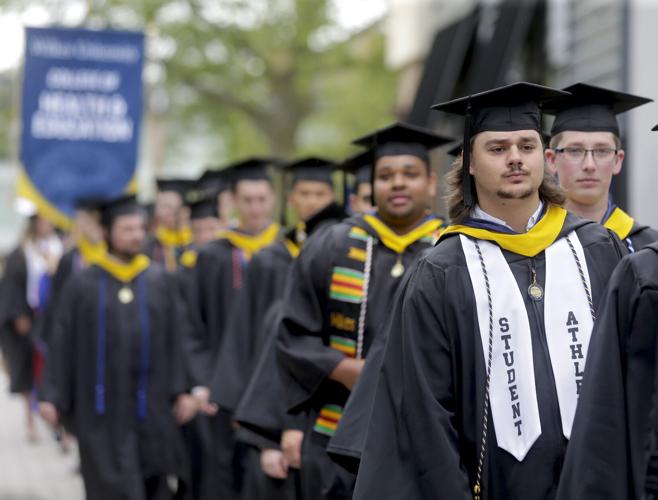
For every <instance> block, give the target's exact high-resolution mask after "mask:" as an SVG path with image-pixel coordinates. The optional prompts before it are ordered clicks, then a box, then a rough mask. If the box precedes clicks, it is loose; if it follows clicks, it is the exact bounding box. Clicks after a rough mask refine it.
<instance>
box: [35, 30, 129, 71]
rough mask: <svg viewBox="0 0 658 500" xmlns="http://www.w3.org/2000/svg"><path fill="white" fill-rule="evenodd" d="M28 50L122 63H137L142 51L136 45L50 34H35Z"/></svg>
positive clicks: (58, 56) (56, 56)
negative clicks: (60, 37)
mask: <svg viewBox="0 0 658 500" xmlns="http://www.w3.org/2000/svg"><path fill="white" fill-rule="evenodd" d="M28 50H29V52H30V55H32V56H35V57H47V58H50V59H77V60H79V61H96V62H105V63H120V64H135V63H137V62H138V61H139V57H140V51H139V49H138V48H137V47H135V46H134V45H129V44H107V43H102V42H99V41H97V40H90V39H87V40H85V39H78V40H75V41H68V40H61V39H59V38H57V37H54V36H49V35H34V36H33V38H32V39H31V40H30V44H29V46H28Z"/></svg>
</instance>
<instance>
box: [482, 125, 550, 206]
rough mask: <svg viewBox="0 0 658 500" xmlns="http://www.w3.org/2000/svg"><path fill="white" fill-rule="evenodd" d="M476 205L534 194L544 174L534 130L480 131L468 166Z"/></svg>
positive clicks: (540, 150) (524, 197)
mask: <svg viewBox="0 0 658 500" xmlns="http://www.w3.org/2000/svg"><path fill="white" fill-rule="evenodd" d="M469 171H470V173H471V175H473V177H474V178H475V187H476V191H477V196H478V200H479V201H480V205H483V204H487V202H489V203H495V204H500V203H501V202H505V201H506V200H524V199H528V198H531V197H536V196H537V194H538V192H539V186H540V185H541V183H542V181H543V178H544V155H543V151H542V145H541V139H540V137H539V133H538V132H536V131H534V130H518V131H512V132H481V133H479V134H478V135H476V136H475V138H474V140H473V144H472V147H471V161H470V166H469Z"/></svg>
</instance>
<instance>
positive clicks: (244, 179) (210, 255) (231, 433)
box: [190, 158, 281, 500]
mask: <svg viewBox="0 0 658 500" xmlns="http://www.w3.org/2000/svg"><path fill="white" fill-rule="evenodd" d="M272 166H273V161H272V160H271V159H266V158H250V159H247V160H244V161H241V162H239V163H236V164H234V165H232V166H230V167H228V168H229V174H230V178H231V186H232V191H233V200H234V203H235V207H236V209H237V212H238V219H239V220H238V224H237V227H235V228H233V229H230V230H227V231H224V232H223V233H221V235H219V236H221V237H219V238H217V239H216V240H214V241H212V242H210V243H208V244H207V245H205V246H204V247H203V248H201V249H200V250H199V251H198V258H197V260H196V265H195V268H194V269H195V270H194V286H195V292H194V296H195V297H197V299H196V302H197V304H196V308H195V310H194V311H192V314H194V315H196V318H197V320H198V321H199V322H200V324H201V325H202V328H201V329H199V330H197V329H195V330H194V333H195V335H196V338H195V339H192V341H191V343H190V345H193V347H192V348H193V349H194V351H195V352H197V353H198V355H197V357H196V362H197V364H198V365H197V371H198V372H199V378H200V379H201V381H202V383H201V385H199V386H197V387H196V388H195V394H196V396H197V398H199V400H200V403H201V407H202V409H203V410H204V411H205V412H206V413H208V414H209V415H210V416H211V417H212V418H211V419H210V420H209V423H210V431H211V432H210V433H211V456H210V460H209V467H210V472H211V474H209V476H208V477H209V480H210V482H209V484H208V491H207V495H208V498H223V499H226V500H230V499H233V498H238V497H239V495H240V492H241V489H242V476H243V474H242V466H241V465H240V456H239V453H238V451H236V443H235V430H234V427H233V422H232V416H231V412H230V411H228V410H225V409H223V408H219V410H217V408H216V406H215V405H212V404H210V403H209V396H210V390H209V386H210V384H211V382H212V377H213V367H214V362H215V360H216V359H217V356H218V355H219V349H220V346H221V343H222V339H223V338H224V335H225V332H226V327H227V325H228V323H229V321H230V317H231V315H232V314H234V312H235V307H234V306H235V299H236V297H237V296H238V292H239V291H240V289H241V288H242V285H243V283H244V280H245V271H246V269H247V268H248V266H249V265H250V262H251V260H252V258H253V256H254V255H255V254H256V253H258V252H259V251H260V250H262V249H263V248H265V247H267V246H269V245H271V244H272V243H274V242H275V241H276V240H277V239H278V238H279V237H280V235H281V226H280V225H279V224H277V223H276V222H274V221H273V212H274V201H275V194H274V188H273V185H272V180H271V178H270V173H269V170H270V167H272ZM236 464H237V466H236Z"/></svg>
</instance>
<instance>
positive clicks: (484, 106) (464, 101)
mask: <svg viewBox="0 0 658 500" xmlns="http://www.w3.org/2000/svg"><path fill="white" fill-rule="evenodd" d="M563 95H568V93H567V92H563V91H561V90H556V89H552V88H550V87H544V86H542V85H536V84H534V83H527V82H517V83H513V84H511V85H506V86H504V87H498V88H496V89H492V90H487V91H485V92H480V93H478V94H473V95H470V96H466V97H461V98H459V99H455V100H452V101H448V102H444V103H441V104H436V105H434V106H432V109H436V110H438V111H444V112H446V113H452V114H455V115H461V116H464V118H465V120H464V139H463V141H462V144H463V151H462V162H463V169H464V183H463V185H464V205H465V206H466V207H472V206H473V180H472V179H470V178H469V166H470V154H471V151H470V149H471V148H470V145H471V138H472V137H475V136H476V135H477V134H479V133H480V132H512V131H517V130H535V131H537V132H538V133H539V134H540V135H541V133H542V129H541V111H540V109H539V108H540V105H541V104H542V103H544V102H546V101H547V100H549V99H556V98H558V97H560V96H563Z"/></svg>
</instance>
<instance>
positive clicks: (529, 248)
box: [441, 205, 567, 257]
mask: <svg viewBox="0 0 658 500" xmlns="http://www.w3.org/2000/svg"><path fill="white" fill-rule="evenodd" d="M566 218H567V211H566V210H565V209H564V208H562V207H560V206H557V205H548V208H547V210H546V213H545V214H544V215H543V216H542V217H541V218H540V219H539V221H538V222H537V223H536V224H535V225H534V226H533V227H532V228H531V229H530V230H529V231H528V232H526V233H514V232H510V231H509V229H507V228H506V227H505V226H500V225H498V224H493V223H492V222H490V221H484V224H482V223H480V220H479V219H473V218H468V219H466V220H465V221H464V223H463V224H457V225H451V226H448V227H447V228H446V230H445V231H443V233H442V234H441V238H444V237H446V236H449V235H452V234H465V235H467V236H471V237H473V238H476V239H481V240H488V241H493V242H495V243H497V244H498V245H499V246H500V247H501V248H503V249H505V250H508V251H510V252H513V253H516V254H519V255H523V256H525V257H535V256H536V255H538V254H540V253H541V252H543V251H544V250H546V249H547V248H548V247H549V246H551V245H552V244H553V243H554V242H555V240H557V239H558V237H559V236H560V234H561V233H562V229H563V227H564V224H565V220H566Z"/></svg>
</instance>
